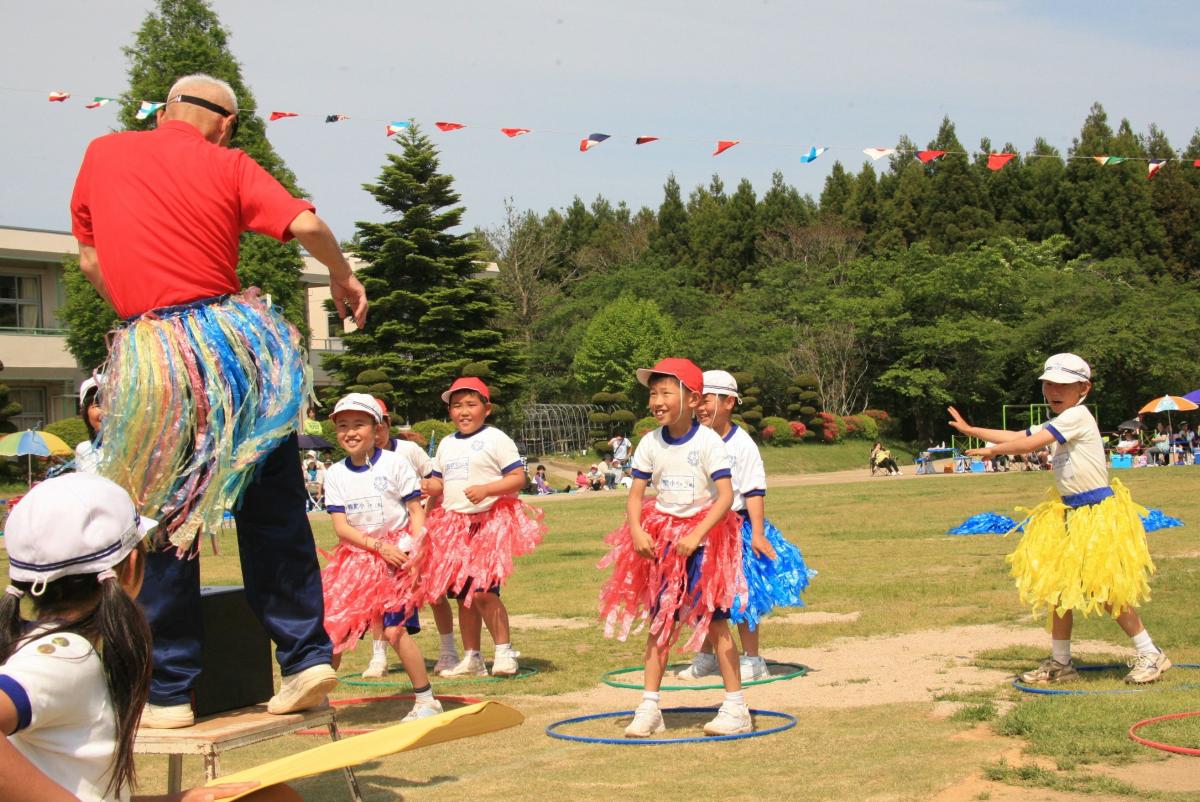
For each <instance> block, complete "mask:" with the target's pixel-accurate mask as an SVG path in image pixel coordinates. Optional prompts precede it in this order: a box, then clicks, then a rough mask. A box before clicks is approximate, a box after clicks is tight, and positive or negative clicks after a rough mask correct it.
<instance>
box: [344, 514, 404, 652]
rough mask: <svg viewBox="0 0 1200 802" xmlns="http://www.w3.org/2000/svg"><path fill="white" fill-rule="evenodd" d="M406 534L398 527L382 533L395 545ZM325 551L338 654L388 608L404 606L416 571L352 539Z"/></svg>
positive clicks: (381, 538) (355, 640) (356, 640)
mask: <svg viewBox="0 0 1200 802" xmlns="http://www.w3.org/2000/svg"><path fill="white" fill-rule="evenodd" d="M403 534H405V531H404V530H396V531H395V532H388V533H387V534H384V535H379V536H378V537H379V540H381V541H382V542H384V543H391V544H392V545H395V544H396V541H397V540H399V539H400V537H401V536H402V535H403ZM372 537H375V535H372ZM322 553H323V554H325V557H326V559H327V560H328V562H327V563H326V564H325V568H324V569H323V570H322V571H321V590H322V592H323V594H324V596H325V631H326V632H327V633H329V640H330V641H332V642H333V651H334V654H340V653H341V652H343V651H345V650H346V649H352V648H354V644H356V643H357V642H358V639H359V637H361V636H362V634H363V633H364V632H366V631H367V627H369V626H371V623H372V622H373V621H377V620H381V619H382V618H383V614H384V613H385V612H394V611H397V610H401V609H403V608H404V604H405V599H407V598H409V597H410V596H411V594H412V574H411V573H409V571H408V570H407V569H406V568H396V567H394V566H391V565H388V563H387V562H386V561H385V560H384V559H383V558H382V557H380V556H379V552H376V551H370V550H367V549H363V548H359V547H358V546H352V545H350V544H349V543H338V545H337V548H335V549H334V550H333V554H329V553H327V552H322ZM406 617H407V615H406Z"/></svg>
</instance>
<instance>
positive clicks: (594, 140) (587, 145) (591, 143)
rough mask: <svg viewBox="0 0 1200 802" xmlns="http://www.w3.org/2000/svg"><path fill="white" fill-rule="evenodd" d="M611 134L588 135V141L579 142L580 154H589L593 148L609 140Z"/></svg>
mask: <svg viewBox="0 0 1200 802" xmlns="http://www.w3.org/2000/svg"><path fill="white" fill-rule="evenodd" d="M609 136H610V135H609V134H588V136H587V139H581V140H579V152H580V153H587V152H588V151H589V150H591V149H592V148H594V147H596V146H597V145H599V144H600V143H601V142H603V141H604V140H606V139H608V138H609Z"/></svg>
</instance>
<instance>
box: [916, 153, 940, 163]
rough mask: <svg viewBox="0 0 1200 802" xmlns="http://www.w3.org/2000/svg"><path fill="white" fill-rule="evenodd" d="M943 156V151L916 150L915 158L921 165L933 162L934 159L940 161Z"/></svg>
mask: <svg viewBox="0 0 1200 802" xmlns="http://www.w3.org/2000/svg"><path fill="white" fill-rule="evenodd" d="M945 155H946V151H944V150H918V151H917V158H918V159H920V160H921V162H922V163H923V164H929V163H930V162H931V161H934V160H935V159H940V158H942V157H943V156H945Z"/></svg>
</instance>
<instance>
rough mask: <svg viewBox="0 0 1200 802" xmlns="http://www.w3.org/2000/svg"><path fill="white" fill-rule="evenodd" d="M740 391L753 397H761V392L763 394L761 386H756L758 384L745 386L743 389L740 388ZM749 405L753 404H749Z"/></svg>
mask: <svg viewBox="0 0 1200 802" xmlns="http://www.w3.org/2000/svg"><path fill="white" fill-rule="evenodd" d="M742 392H743V393H745V394H746V395H748V396H751V397H754V398H760V397H762V394H763V391H762V388H761V387H758V386H755V387H747V388H746V389H745V390H742ZM751 406H754V405H753V404H751Z"/></svg>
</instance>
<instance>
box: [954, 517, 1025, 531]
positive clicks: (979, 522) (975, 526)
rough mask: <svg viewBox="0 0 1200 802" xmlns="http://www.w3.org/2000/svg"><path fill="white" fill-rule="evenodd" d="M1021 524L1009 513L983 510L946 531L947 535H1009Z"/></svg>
mask: <svg viewBox="0 0 1200 802" xmlns="http://www.w3.org/2000/svg"><path fill="white" fill-rule="evenodd" d="M1018 526H1020V524H1018V523H1017V522H1016V521H1014V520H1013V519H1012V518H1009V517H1008V516H1007V515H1000V514H998V513H994V512H981V513H979V514H978V515H972V516H971V517H970V518H968V519H967V520H965V521H963V522H962V523H961V524H959V525H958V526H956V527H954V528H953V529H950V530H948V531H947V532H946V534H947V535H1007V534H1008V533H1009V532H1012V531H1013V530H1015V529H1017V527H1018Z"/></svg>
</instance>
